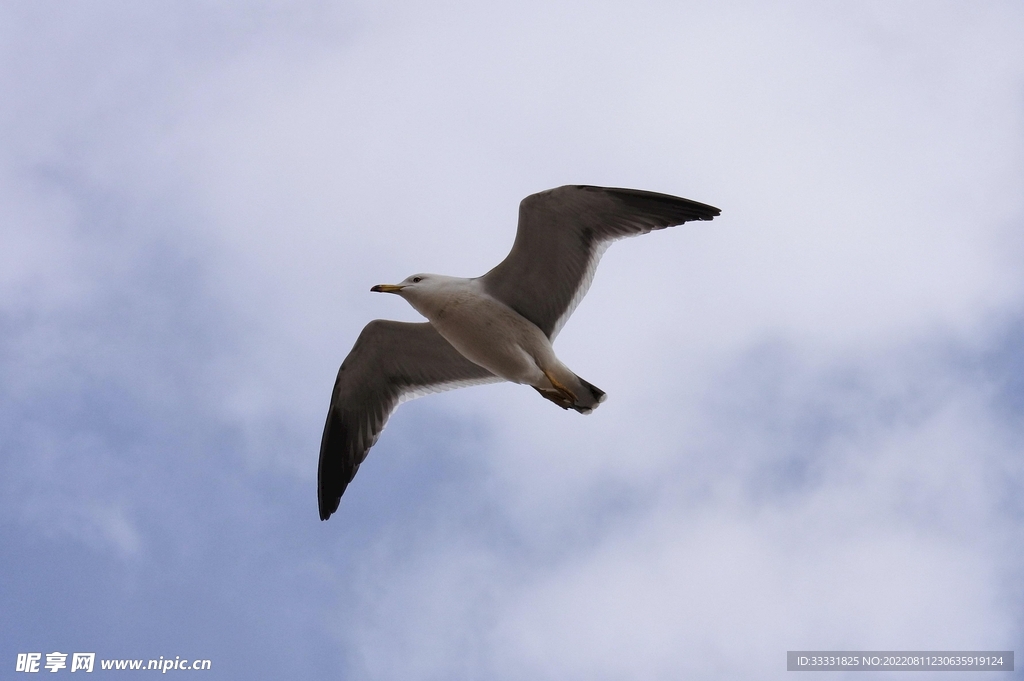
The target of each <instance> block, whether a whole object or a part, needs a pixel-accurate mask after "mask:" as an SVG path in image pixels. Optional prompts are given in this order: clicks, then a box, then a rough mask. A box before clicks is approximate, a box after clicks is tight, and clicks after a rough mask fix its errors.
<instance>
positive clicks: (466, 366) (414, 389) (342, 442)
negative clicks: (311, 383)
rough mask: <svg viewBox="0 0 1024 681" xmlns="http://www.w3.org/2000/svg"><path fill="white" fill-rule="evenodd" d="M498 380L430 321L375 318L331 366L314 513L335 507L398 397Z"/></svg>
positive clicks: (404, 398)
mask: <svg viewBox="0 0 1024 681" xmlns="http://www.w3.org/2000/svg"><path fill="white" fill-rule="evenodd" d="M500 380H501V379H500V378H498V377H497V376H495V375H493V374H492V373H491V372H489V371H487V369H484V368H483V367H481V366H478V365H476V364H474V363H473V362H470V361H469V360H468V359H466V358H465V357H463V356H462V355H461V354H459V352H458V351H457V350H456V349H455V348H453V347H452V346H451V344H450V343H448V341H446V340H445V339H444V338H442V337H441V335H440V334H439V333H437V331H436V330H434V327H433V326H431V325H430V324H429V323H419V324H415V323H409V322H394V321H386V320H381V319H378V320H375V321H372V322H370V323H369V324H367V325H366V327H365V328H363V331H362V333H360V334H359V338H358V339H357V340H356V343H355V345H354V346H352V350H351V351H350V352H349V353H348V357H346V358H345V361H344V362H342V364H341V368H340V369H339V370H338V378H337V380H336V381H335V383H334V392H333V394H332V395H331V406H330V409H329V410H328V412H327V422H326V423H325V424H324V435H323V439H322V440H321V441H320V466H319V470H318V473H317V497H318V501H319V507H320V519H321V520H327V519H328V518H330V517H331V514H332V513H334V512H335V511H336V510H337V509H338V504H339V503H340V502H341V495H342V494H344V493H345V488H346V487H348V484H349V483H350V482H351V481H352V478H353V477H355V474H356V471H358V470H359V464H361V463H362V462H363V461H364V460H365V459H366V454H367V453H368V452H369V450H370V448H371V447H373V445H374V444H375V443H376V442H377V438H378V437H380V433H381V431H382V430H383V429H384V425H385V424H386V423H387V421H388V417H389V416H390V415H391V413H392V412H393V411H394V409H395V407H397V406H398V405H399V404H400V403H402V402H404V401H407V400H410V399H413V398H415V397H419V396H421V395H426V394H429V393H434V392H440V391H443V390H451V389H453V388H462V387H467V386H470V385H479V384H481V383H493V382H496V381H500Z"/></svg>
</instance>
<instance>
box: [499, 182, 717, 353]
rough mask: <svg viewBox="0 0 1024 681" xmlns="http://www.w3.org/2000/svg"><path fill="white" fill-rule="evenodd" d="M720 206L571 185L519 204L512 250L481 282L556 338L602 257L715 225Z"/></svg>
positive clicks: (648, 194)
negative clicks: (686, 226)
mask: <svg viewBox="0 0 1024 681" xmlns="http://www.w3.org/2000/svg"><path fill="white" fill-rule="evenodd" d="M719 212H720V211H719V210H718V209H717V208H715V207H714V206H708V205H706V204H703V203H697V202H696V201H690V200H689V199H682V198H679V197H678V196H669V195H668V194H657V193H655V192H645V191H640V190H638V189H615V188H612V187H590V186H586V185H575V186H574V185H568V186H565V187H558V188H556V189H549V190H547V191H544V192H540V193H539V194H532V195H530V196H527V197H526V198H525V199H523V201H522V203H520V204H519V229H518V230H517V231H516V240H515V243H514V244H512V250H511V251H510V252H509V254H508V256H507V257H506V258H505V259H504V260H503V261H501V262H500V263H499V264H498V266H497V267H495V268H494V269H492V270H491V271H490V272H488V273H487V274H485V275H483V276H482V277H481V278H480V279H481V281H482V282H483V285H484V288H485V289H486V290H487V292H488V293H490V294H491V295H492V296H494V297H495V298H497V299H498V300H500V301H502V302H503V303H505V304H506V305H508V306H509V307H511V308H512V309H513V310H515V311H516V312H518V313H519V314H521V315H522V316H524V317H526V318H527V319H529V320H530V321H531V322H533V323H534V324H536V325H537V326H538V327H539V328H540V330H541V331H543V332H544V333H545V334H546V335H547V336H548V338H550V339H552V340H554V338H555V336H556V335H558V331H559V330H560V329H561V328H562V325H563V324H565V320H566V319H568V318H569V315H571V314H572V312H573V310H575V309H576V306H577V305H578V304H579V302H580V300H582V299H583V296H584V295H586V293H587V289H588V288H590V282H591V280H592V279H593V278H594V270H595V269H597V263H598V261H599V260H600V259H601V254H602V253H604V250H605V249H606V248H607V247H608V245H609V244H610V243H611V242H612V241H614V240H616V239H622V238H624V237H630V236H636V235H638V234H646V233H648V232H650V231H652V230H655V229H664V228H665V227H671V226H673V225H681V224H683V223H684V222H690V221H691V220H711V219H712V218H714V217H715V216H717V215H718V214H719Z"/></svg>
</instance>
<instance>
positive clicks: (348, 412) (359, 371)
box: [317, 185, 721, 520]
mask: <svg viewBox="0 0 1024 681" xmlns="http://www.w3.org/2000/svg"><path fill="white" fill-rule="evenodd" d="M720 212H721V211H719V210H718V209H717V208H715V207H713V206H708V205H705V204H703V203H697V202H696V201H690V200H688V199H681V198H678V197H675V196H669V195H667V194H657V193H654V192H647V191H639V190H636V189H613V188H606V187H591V186H585V185H570V186H565V187H558V188H556V189H549V190H548V191H544V192H540V193H538V194H533V195H531V196H527V197H526V198H525V199H523V201H522V202H521V203H520V204H519V228H518V230H517V232H516V239H515V243H513V244H512V250H511V252H509V254H508V256H507V257H506V258H505V259H504V260H503V261H501V263H499V264H498V266H497V267H495V268H494V269H492V270H491V271H490V272H488V273H487V274H485V275H483V276H482V277H476V278H473V279H463V278H460V277H448V276H444V275H440V274H414V275H412V276H410V277H408V278H406V279H405V281H403V282H401V283H400V284H378V285H377V286H374V287H373V288H371V289H370V290H371V291H377V292H380V293H393V294H395V295H398V296H401V297H402V298H404V299H405V300H406V301H408V303H409V304H410V305H412V306H413V308H414V309H415V310H416V311H417V312H419V313H420V314H422V315H423V316H424V317H426V318H427V321H426V322H421V323H408V322H395V321H386V320H381V319H377V320H374V321H372V322H370V323H369V324H367V325H366V327H365V328H364V329H363V331H362V333H360V334H359V338H358V339H357V340H356V343H355V345H354V346H353V347H352V350H351V352H349V354H348V357H346V358H345V361H344V362H342V364H341V369H339V370H338V378H337V380H336V381H335V383H334V392H333V394H332V395H331V406H330V409H329V411H328V412H327V423H326V425H325V426H324V435H323V439H322V440H321V442H320V467H319V472H318V479H317V494H318V499H319V507H320V519H321V520H327V519H328V518H329V517H330V516H331V514H332V513H334V512H335V511H336V510H337V509H338V504H339V503H340V502H341V495H342V494H344V492H345V488H346V487H347V486H348V484H349V483H350V482H351V481H352V478H353V477H354V476H355V474H356V471H357V470H358V469H359V464H361V463H362V462H363V460H364V459H366V454H367V452H369V450H370V448H371V447H372V446H373V445H374V443H375V442H376V441H377V438H378V436H379V435H380V433H381V430H383V428H384V424H385V423H386V422H387V420H388V417H389V416H390V415H391V412H392V411H394V409H395V407H397V406H398V405H399V404H400V403H401V402H404V401H406V400H409V399H412V398H414V397H419V396H421V395H425V394H428V393H432V392H440V391H442V390H450V389H452V388H463V387H467V386H471V385H479V384H482V383H493V382H497V381H503V380H504V381H511V382H513V383H521V384H525V385H529V386H532V387H533V388H534V389H535V390H536V391H537V392H538V393H540V394H541V395H542V396H543V397H545V398H546V399H548V400H551V401H552V402H554V403H555V404H557V405H558V406H559V407H562V408H563V409H573V410H574V411H577V412H579V413H581V414H589V413H590V412H591V411H593V410H594V409H595V408H597V406H598V405H599V404H600V403H601V402H603V401H604V399H605V394H604V392H603V391H602V390H600V389H599V388H597V387H596V386H594V385H593V384H591V383H589V382H587V381H585V380H583V379H582V378H580V377H579V376H577V375H576V374H574V373H573V372H572V371H571V370H570V369H569V368H568V367H567V366H565V364H563V363H562V362H561V361H560V360H559V359H558V357H556V356H555V351H554V349H553V348H552V346H551V343H552V342H553V341H554V340H555V336H557V335H558V332H559V331H560V330H561V328H562V325H563V324H565V322H566V320H567V319H568V318H569V316H570V315H571V314H572V313H573V310H575V309H576V306H577V305H578V304H579V302H580V301H581V300H582V299H583V296H584V295H586V293H587V289H589V288H590V282H591V281H592V280H593V278H594V271H595V270H596V269H597V263H598V261H599V260H600V259H601V255H602V254H603V253H604V251H605V249H606V248H608V246H609V245H610V244H611V242H612V241H615V240H616V239H622V238H625V237H630V236H636V235H638V234H646V233H648V232H650V231H652V230H655V229H664V228H665V227H672V226H674V225H680V224H682V223H684V222H690V221H693V220H711V219H712V218H714V217H715V216H717V215H718V214H719V213H720Z"/></svg>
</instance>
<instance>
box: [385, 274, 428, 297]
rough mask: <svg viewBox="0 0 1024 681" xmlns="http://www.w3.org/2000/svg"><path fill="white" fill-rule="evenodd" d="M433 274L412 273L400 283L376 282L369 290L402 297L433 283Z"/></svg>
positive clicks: (424, 288) (426, 287)
mask: <svg viewBox="0 0 1024 681" xmlns="http://www.w3.org/2000/svg"><path fill="white" fill-rule="evenodd" d="M434 276H436V275H430V274H412V275H409V276H408V277H406V278H405V280H404V281H402V283H400V284H377V285H376V286H374V287H373V288H371V289H370V290H371V291H373V292H375V293H396V294H398V295H400V296H402V297H403V298H405V297H406V296H408V295H409V294H410V293H413V291H424V290H427V289H430V288H431V284H434V283H435V281H434Z"/></svg>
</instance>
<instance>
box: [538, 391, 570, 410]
mask: <svg viewBox="0 0 1024 681" xmlns="http://www.w3.org/2000/svg"><path fill="white" fill-rule="evenodd" d="M533 389H534V390H536V391H537V392H539V393H540V394H541V397H543V398H544V399H546V400H551V401H552V402H554V403H555V404H557V405H558V406H559V407H561V408H562V409H568V408H569V407H571V406H572V404H573V403H572V402H569V401H568V400H566V399H565V395H563V394H562V393H560V392H558V391H557V390H542V389H541V388H538V387H537V386H533Z"/></svg>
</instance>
